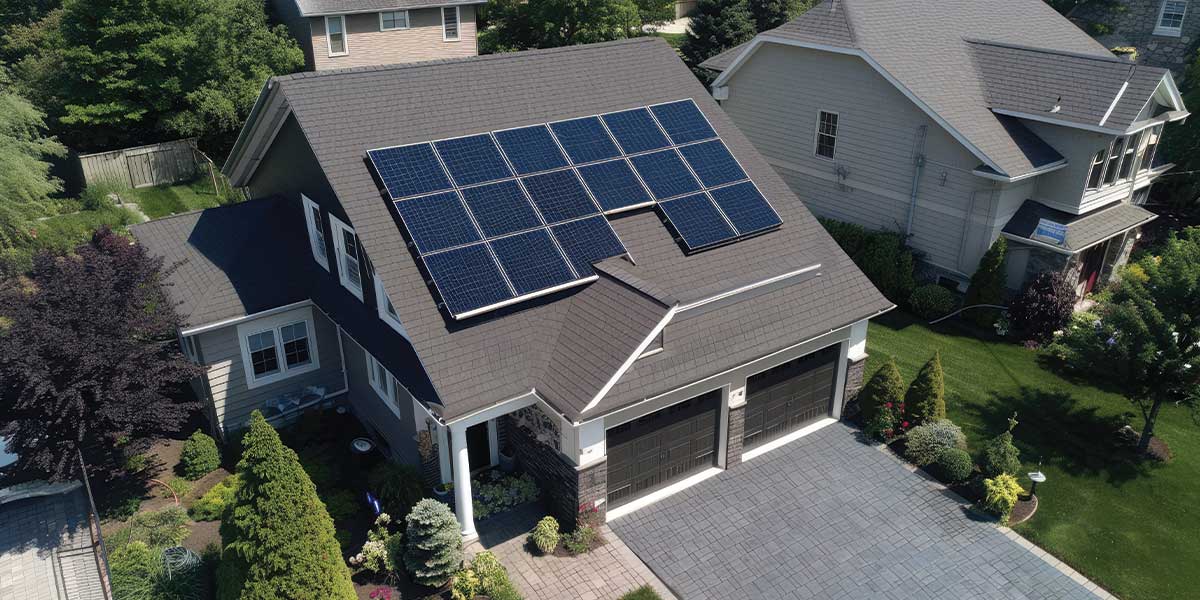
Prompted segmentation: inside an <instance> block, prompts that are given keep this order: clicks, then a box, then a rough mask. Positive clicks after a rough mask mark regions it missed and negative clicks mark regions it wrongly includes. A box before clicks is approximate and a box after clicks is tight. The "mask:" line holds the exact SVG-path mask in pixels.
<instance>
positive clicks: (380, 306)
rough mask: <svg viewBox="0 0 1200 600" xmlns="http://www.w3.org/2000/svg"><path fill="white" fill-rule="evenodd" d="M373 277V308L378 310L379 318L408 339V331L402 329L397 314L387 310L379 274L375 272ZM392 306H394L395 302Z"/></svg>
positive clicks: (385, 294)
mask: <svg viewBox="0 0 1200 600" xmlns="http://www.w3.org/2000/svg"><path fill="white" fill-rule="evenodd" d="M373 279H374V280H375V308H376V310H377V311H378V312H379V320H381V321H383V322H384V323H387V324H388V326H389V327H391V328H392V329H395V330H396V333H399V334H400V335H402V336H404V339H408V332H407V331H405V330H404V323H401V322H400V319H399V317H398V316H394V315H392V314H391V313H389V312H388V310H387V305H388V302H389V298H388V295H387V290H385V289H383V282H382V281H380V279H379V275H378V274H376V275H375V276H374V277H373ZM392 307H393V308H395V304H393V305H392Z"/></svg>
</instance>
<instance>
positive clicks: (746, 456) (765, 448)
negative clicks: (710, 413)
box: [742, 417, 838, 462]
mask: <svg viewBox="0 0 1200 600" xmlns="http://www.w3.org/2000/svg"><path fill="white" fill-rule="evenodd" d="M837 422H838V421H837V419H834V418H830V417H826V418H824V419H821V420H820V421H817V422H816V423H813V424H811V425H805V426H804V427H801V428H800V429H797V430H796V431H793V432H791V433H789V434H787V435H785V436H783V437H781V438H779V439H776V440H771V441H769V442H767V443H765V444H763V445H761V446H758V447H757V448H754V449H753V450H746V451H744V452H742V462H746V461H748V460H750V459H752V458H758V457H759V456H762V455H764V454H766V453H768V452H770V451H772V450H775V449H777V448H781V447H783V446H786V445H788V444H790V443H792V442H794V441H796V440H798V439H800V438H802V437H804V436H806V435H808V434H810V433H813V432H816V431H820V430H821V429H824V428H826V427H829V426H830V425H833V424H834V423H837Z"/></svg>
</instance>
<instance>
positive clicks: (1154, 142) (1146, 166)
mask: <svg viewBox="0 0 1200 600" xmlns="http://www.w3.org/2000/svg"><path fill="white" fill-rule="evenodd" d="M1160 135H1162V125H1155V126H1154V127H1152V128H1151V129H1150V131H1149V132H1148V133H1147V134H1146V136H1147V137H1146V147H1145V148H1142V157H1141V159H1140V161H1139V162H1140V165H1141V166H1140V167H1138V170H1139V171H1147V170H1150V169H1152V168H1154V152H1155V151H1156V150H1158V138H1159V136H1160Z"/></svg>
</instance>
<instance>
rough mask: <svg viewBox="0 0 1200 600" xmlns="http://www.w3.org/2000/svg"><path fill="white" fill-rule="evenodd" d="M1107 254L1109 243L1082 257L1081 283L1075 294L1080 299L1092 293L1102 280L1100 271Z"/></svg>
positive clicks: (1085, 252)
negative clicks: (1097, 283)
mask: <svg viewBox="0 0 1200 600" xmlns="http://www.w3.org/2000/svg"><path fill="white" fill-rule="evenodd" d="M1107 253H1108V242H1104V243H1103V244H1097V245H1095V246H1092V247H1091V248H1088V249H1087V250H1084V251H1083V256H1082V257H1080V262H1082V263H1083V267H1082V268H1081V269H1080V270H1079V283H1078V284H1077V285H1076V287H1075V293H1076V294H1077V295H1078V296H1079V297H1080V298H1082V297H1084V296H1086V295H1088V294H1090V293H1092V290H1093V289H1094V288H1095V287H1096V282H1097V281H1099V280H1100V270H1101V268H1103V267H1104V255H1105V254H1107Z"/></svg>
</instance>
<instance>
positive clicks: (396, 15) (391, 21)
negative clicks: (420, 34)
mask: <svg viewBox="0 0 1200 600" xmlns="http://www.w3.org/2000/svg"><path fill="white" fill-rule="evenodd" d="M392 29H408V11H407V10H389V11H385V12H381V13H379V30H380V31H390V30H392Z"/></svg>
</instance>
